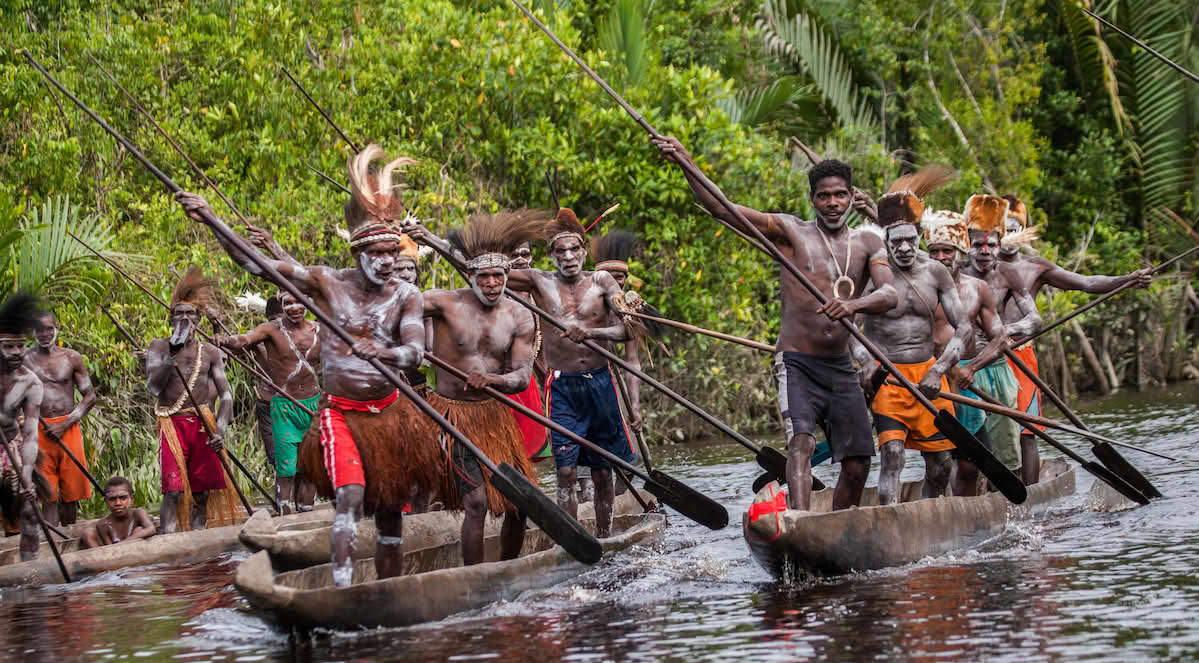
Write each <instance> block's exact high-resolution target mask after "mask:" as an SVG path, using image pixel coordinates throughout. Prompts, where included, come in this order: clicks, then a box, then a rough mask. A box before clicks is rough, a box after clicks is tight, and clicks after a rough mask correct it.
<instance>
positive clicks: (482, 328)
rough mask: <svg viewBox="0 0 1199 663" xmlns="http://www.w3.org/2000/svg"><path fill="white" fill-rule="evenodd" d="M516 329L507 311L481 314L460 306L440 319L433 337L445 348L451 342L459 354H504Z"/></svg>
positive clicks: (499, 355) (493, 355) (494, 355)
mask: <svg viewBox="0 0 1199 663" xmlns="http://www.w3.org/2000/svg"><path fill="white" fill-rule="evenodd" d="M514 329H515V322H514V320H513V317H512V315H511V314H510V313H509V312H508V311H503V310H500V311H494V312H488V313H480V312H478V311H471V310H468V309H466V307H461V308H456V309H451V310H450V311H447V315H445V316H444V317H443V318H438V319H437V323H436V325H435V326H434V328H433V338H434V339H435V342H436V343H437V344H438V345H440V346H442V347H444V344H448V345H449V346H450V349H452V350H453V352H455V353H456V354H457V355H458V356H466V355H484V356H492V357H502V356H503V355H505V354H506V353H507V352H508V349H509V348H510V347H511V346H512V338H513V333H514Z"/></svg>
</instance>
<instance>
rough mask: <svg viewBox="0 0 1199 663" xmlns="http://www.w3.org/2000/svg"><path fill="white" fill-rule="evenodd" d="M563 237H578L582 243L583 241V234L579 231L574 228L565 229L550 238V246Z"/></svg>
mask: <svg viewBox="0 0 1199 663" xmlns="http://www.w3.org/2000/svg"><path fill="white" fill-rule="evenodd" d="M563 237H577V238H578V240H579V243H580V244H582V243H583V236H582V235H580V234H579V233H577V232H575V231H573V230H563V231H562V232H560V233H558V234H557V235H554V236H553V237H551V238H550V244H549V245H550V248H553V247H554V242H556V241H558V240H560V239H562V238H563Z"/></svg>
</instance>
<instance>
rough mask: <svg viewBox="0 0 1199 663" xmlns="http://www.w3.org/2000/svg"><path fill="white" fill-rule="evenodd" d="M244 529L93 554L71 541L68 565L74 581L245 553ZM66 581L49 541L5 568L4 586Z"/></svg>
mask: <svg viewBox="0 0 1199 663" xmlns="http://www.w3.org/2000/svg"><path fill="white" fill-rule="evenodd" d="M266 518H270V515H269V514H268V513H267V512H266V511H265V510H259V511H256V512H255V513H254V517H253V518H250V520H255V519H266ZM332 518H333V510H332V509H329V508H324V509H315V510H313V511H308V512H305V513H293V514H291V515H287V516H279V517H278V518H274V519H273V520H276V521H278V523H277V526H278V527H279V528H282V529H286V528H289V527H307V526H310V523H311V522H313V521H321V520H323V521H324V522H326V523H328V522H330V521H331V520H332ZM241 529H242V524H241V523H239V524H236V525H228V526H225V527H213V528H212V529H206V530H200V531H196V532H177V533H175V534H156V535H154V536H152V537H150V538H148V539H142V540H140V541H130V542H128V543H120V544H115V545H111V546H103V547H101V548H92V549H90V550H79V544H78V540H77V539H74V540H68V541H67V542H66V545H65V546H64V549H71V550H73V552H66V553H63V556H62V561H63V563H64V564H66V567H67V571H68V572H69V573H70V574H71V579H72V580H79V579H81V578H86V577H88V576H92V575H95V574H97V573H102V572H104V571H117V570H120V569H124V568H128V567H132V566H146V565H149V564H164V563H172V564H186V563H189V562H196V561H200V560H203V559H208V558H211V557H215V556H216V555H220V554H222V553H226V552H232V551H234V550H241V549H243V548H242V545H241V542H240V541H238V539H237V535H238V533H239V532H241ZM55 543H59V539H58V538H57V537H55ZM61 582H62V572H61V571H60V570H59V568H58V563H57V562H55V561H54V555H53V554H51V553H50V550H49V548H48V547H47V546H46V543H45V541H43V542H42V545H41V550H39V552H38V558H37V559H34V560H30V561H28V562H17V563H14V564H8V565H6V566H0V587H19V586H24V585H48V584H57V583H61Z"/></svg>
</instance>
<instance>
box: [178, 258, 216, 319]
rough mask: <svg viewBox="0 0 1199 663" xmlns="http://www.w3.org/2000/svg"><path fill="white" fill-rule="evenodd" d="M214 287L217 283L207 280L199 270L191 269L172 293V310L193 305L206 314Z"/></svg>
mask: <svg viewBox="0 0 1199 663" xmlns="http://www.w3.org/2000/svg"><path fill="white" fill-rule="evenodd" d="M214 285H216V282H215V281H213V280H211V279H208V278H205V277H204V275H203V274H202V273H200V270H199V268H197V267H189V268H188V270H187V273H186V274H184V275H183V278H181V279H179V283H177V284H175V291H174V292H172V293H171V310H172V311H173V310H175V307H176V306H179V305H180V304H191V305H192V306H194V307H196V310H197V311H200V312H201V313H206V312H207V311H208V305H209V303H210V302H211V299H212V286H214Z"/></svg>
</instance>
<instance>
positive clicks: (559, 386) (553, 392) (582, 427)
mask: <svg viewBox="0 0 1199 663" xmlns="http://www.w3.org/2000/svg"><path fill="white" fill-rule="evenodd" d="M546 394H547V397H546V409H547V410H549V413H550V419H551V420H553V422H554V423H556V424H558V425H560V426H562V427H563V428H566V429H567V430H569V431H570V432H572V433H574V434H575V435H578V436H579V437H581V438H583V439H585V440H587V441H589V442H594V443H595V444H597V445H599V446H600V447H603V448H604V449H605V450H606V451H608V452H611V453H612V454H614V455H616V456H618V457H619V458H621V459H622V460H625V461H628V462H630V463H636V462H637V451H636V449H635V448H634V447H633V442H632V440H631V439H630V438H629V434H628V431H627V430H626V429H625V425H624V419H623V418H622V417H621V416H620V401H619V400H618V399H619V396H618V395H617V393H616V383H615V382H613V381H612V373H611V372H610V371H609V370H608V367H607V366H604V367H602V368H598V369H595V370H593V371H588V372H586V373H566V372H564V371H552V372H551V373H550V377H549V384H548V385H546ZM550 446H551V447H552V448H553V451H554V464H555V465H556V466H557V467H575V466H577V465H584V466H587V467H591V468H596V469H606V468H609V467H612V463H610V462H609V461H608V459H607V458H604V457H602V456H600V455H599V454H596V453H592V452H591V451H590V450H589V449H584V448H583V447H581V446H580V445H578V444H576V443H574V442H572V441H571V440H570V439H568V438H567V437H566V436H565V435H562V434H561V433H557V432H551V437H550Z"/></svg>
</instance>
